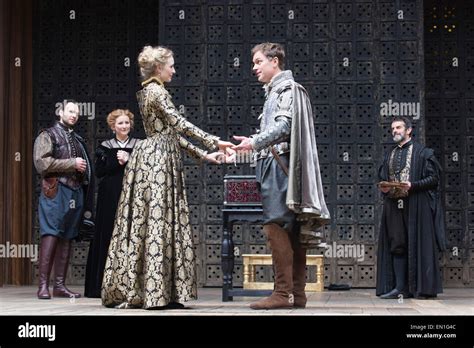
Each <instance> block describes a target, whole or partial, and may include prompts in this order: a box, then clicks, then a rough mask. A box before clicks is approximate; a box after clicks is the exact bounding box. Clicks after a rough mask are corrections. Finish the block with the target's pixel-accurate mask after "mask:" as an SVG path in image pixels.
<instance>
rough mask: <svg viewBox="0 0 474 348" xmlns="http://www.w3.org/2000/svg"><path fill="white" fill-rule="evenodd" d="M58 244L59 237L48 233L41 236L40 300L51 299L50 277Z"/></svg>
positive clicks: (38, 293)
mask: <svg viewBox="0 0 474 348" xmlns="http://www.w3.org/2000/svg"><path fill="white" fill-rule="evenodd" d="M57 244H58V237H55V236H51V235H46V236H43V237H41V246H40V256H39V286H38V292H37V293H36V295H37V296H38V298H39V299H40V300H49V299H50V298H51V294H50V293H49V277H50V275H51V268H52V267H53V262H54V253H55V251H56V246H57Z"/></svg>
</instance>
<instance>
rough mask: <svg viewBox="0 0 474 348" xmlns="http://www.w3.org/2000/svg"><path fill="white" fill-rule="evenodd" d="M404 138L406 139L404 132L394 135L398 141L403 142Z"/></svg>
mask: <svg viewBox="0 0 474 348" xmlns="http://www.w3.org/2000/svg"><path fill="white" fill-rule="evenodd" d="M403 139H405V136H404V134H396V135H394V136H393V141H394V142H396V143H399V142H401V141H402V140H403Z"/></svg>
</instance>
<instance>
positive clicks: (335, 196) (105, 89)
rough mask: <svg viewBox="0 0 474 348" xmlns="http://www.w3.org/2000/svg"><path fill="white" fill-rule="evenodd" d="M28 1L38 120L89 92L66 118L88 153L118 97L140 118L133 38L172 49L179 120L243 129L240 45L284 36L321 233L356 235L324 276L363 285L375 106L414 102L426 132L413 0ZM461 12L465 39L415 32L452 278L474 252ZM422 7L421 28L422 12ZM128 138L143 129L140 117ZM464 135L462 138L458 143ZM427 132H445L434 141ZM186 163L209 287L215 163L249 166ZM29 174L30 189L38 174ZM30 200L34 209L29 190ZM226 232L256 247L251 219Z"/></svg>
mask: <svg viewBox="0 0 474 348" xmlns="http://www.w3.org/2000/svg"><path fill="white" fill-rule="evenodd" d="M36 4H37V5H36V7H37V8H36V13H38V16H37V17H36V23H35V28H36V30H35V41H34V45H35V63H34V67H35V70H34V77H35V81H34V82H35V95H34V98H35V100H34V102H35V117H36V128H37V129H38V128H42V127H45V126H48V125H49V124H50V123H51V120H52V119H53V117H54V110H55V103H57V102H60V101H61V100H62V99H63V98H64V97H74V98H75V99H77V100H79V101H81V102H87V103H94V105H95V116H96V117H95V118H94V119H91V120H88V119H87V118H86V117H84V118H82V119H81V120H80V122H79V124H78V131H79V133H81V134H82V135H84V136H85V137H87V139H88V143H89V147H90V149H91V150H93V149H94V147H95V145H96V144H97V143H99V142H100V141H101V140H102V139H104V138H107V137H110V136H111V133H110V132H109V131H108V129H107V125H106V123H105V116H106V115H107V113H108V112H109V111H110V110H112V109H114V108H117V107H127V108H129V109H131V110H132V111H133V112H134V113H135V115H136V116H139V114H138V108H137V103H136V99H135V91H136V90H138V89H139V83H138V82H139V80H138V73H137V68H136V57H137V55H138V52H139V50H140V49H141V47H142V46H143V45H145V44H152V45H155V44H159V43H160V44H165V45H167V46H169V47H170V48H172V49H173V51H174V52H175V60H176V69H177V74H176V75H175V80H174V81H173V82H172V83H171V84H170V86H169V90H170V92H171V93H172V95H173V97H174V102H175V104H176V105H178V106H181V105H182V106H183V109H182V110H183V112H184V115H185V116H186V117H187V118H188V119H189V120H190V121H191V122H193V123H195V124H197V125H199V126H200V127H202V128H204V129H205V130H207V131H209V132H211V133H214V134H217V135H219V136H221V137H222V138H229V137H231V136H232V135H234V134H241V135H242V134H243V135H248V134H251V133H254V132H255V129H256V128H257V127H258V121H257V116H258V115H259V113H260V111H261V107H262V105H263V101H264V100H263V91H262V89H261V85H260V84H259V83H258V82H257V80H256V78H255V77H254V76H253V74H252V71H251V56H250V50H251V48H252V47H253V45H254V44H256V43H259V42H262V41H276V42H280V43H283V44H284V45H285V47H286V50H287V56H288V62H287V66H288V68H290V69H292V70H293V72H294V75H295V77H296V79H297V80H298V81H299V82H300V83H302V84H303V85H304V86H305V87H306V88H307V90H308V92H309V93H310V95H311V99H312V102H313V109H314V114H315V122H316V131H317V141H318V146H319V154H320V162H321V170H322V175H323V183H324V187H325V194H326V198H327V202H328V204H329V208H330V211H331V214H332V216H333V217H334V220H333V223H332V225H331V226H329V227H328V228H327V229H326V235H327V237H328V240H329V243H330V244H331V245H332V243H333V242H334V243H336V245H337V246H340V245H353V246H359V247H360V246H362V245H363V246H364V260H363V261H357V260H356V258H354V257H349V258H344V257H327V258H326V266H325V268H326V275H325V278H326V279H325V282H326V284H328V283H350V284H351V285H353V286H360V287H372V286H374V285H375V274H376V269H375V268H376V266H375V265H376V260H375V258H376V256H375V255H376V241H377V235H378V230H379V228H378V224H379V221H380V212H381V209H380V200H379V195H378V193H377V191H376V188H375V185H374V183H375V181H376V171H377V168H378V164H379V162H380V160H381V156H382V153H383V151H384V150H385V149H387V148H388V147H389V146H390V144H391V137H390V131H389V123H390V121H389V120H390V117H389V116H383V115H382V116H381V106H382V105H383V103H412V102H413V103H415V104H416V103H419V105H420V107H421V110H420V112H421V115H422V117H421V121H420V122H418V130H417V133H418V137H423V136H424V133H425V132H424V117H423V115H424V114H425V110H424V100H423V98H424V91H425V81H424V61H423V49H424V47H423V36H422V35H423V31H422V29H423V21H422V17H423V4H422V1H421V0H404V1H403V0H386V1H383V0H381V1H376V0H372V1H369V0H361V1H359V0H357V1H356V0H352V1H351V0H341V1H339V0H317V1H316V0H315V1H309V0H308V1H304V0H302V1H297V0H294V1H277V0H275V1H263V0H262V1H258V0H245V1H244V0H219V1H217V0H216V1H204V0H203V1H160V2H158V1H157V0H146V1H138V2H136V1H132V0H101V1H89V0H73V1H62V2H58V1H53V0H41V1H38V2H36ZM71 11H75V12H74V14H75V19H71ZM463 11H464V12H463V13H464V20H465V23H467V24H466V25H465V29H464V31H463V33H464V34H463V36H456V40H454V42H453V40H451V39H449V36H447V35H444V34H443V35H438V36H432V35H431V34H428V33H427V37H426V52H427V53H426V61H427V64H426V90H427V105H426V115H427V116H428V120H429V122H427V126H428V131H427V135H428V142H429V143H430V145H431V146H433V147H435V148H437V150H438V153H440V152H439V151H441V149H443V155H445V158H444V159H443V164H444V166H445V168H446V178H445V179H446V180H445V182H446V192H445V199H446V202H447V205H448V209H447V213H446V214H447V215H446V216H447V220H448V224H449V225H448V226H449V231H450V232H449V233H450V240H451V241H454V240H461V241H463V242H464V244H462V245H463V246H464V247H463V250H462V255H463V256H462V257H461V259H455V260H445V261H446V262H447V264H446V266H447V267H446V268H445V270H444V272H445V273H444V275H445V278H446V282H447V284H454V285H461V284H462V282H461V279H462V277H464V279H466V274H468V276H467V277H470V278H471V279H472V278H473V276H474V274H473V269H472V268H469V264H470V265H472V264H473V261H474V260H473V258H474V256H473V252H472V245H473V243H474V242H473V238H474V237H473V236H474V222H473V219H474V212H472V211H471V210H470V209H471V208H469V209H465V208H463V207H466V206H469V207H472V206H473V200H474V198H473V197H474V194H473V193H472V192H474V189H473V185H474V170H473V163H474V159H473V158H471V157H473V146H474V145H473V141H474V140H473V139H474V138H473V136H472V133H473V127H474V121H473V117H474V116H473V111H472V107H473V105H474V103H473V100H474V99H473V96H472V93H473V86H472V78H470V77H471V76H472V66H474V65H473V64H472V60H473V58H472V56H473V50H472V49H473V48H474V45H472V40H471V38H472V37H474V36H473V35H469V33H472V29H473V24H472V21H470V20H468V19H470V18H474V17H473V16H472V9H470V11H471V12H469V13H471V16H468V12H466V11H467V9H465V10H463ZM425 16H426V18H427V25H428V22H429V20H428V16H429V15H428V14H425ZM425 29H426V25H425ZM441 49H443V50H451V51H453V52H455V53H456V54H457V55H458V56H459V57H465V58H463V59H460V62H461V63H460V64H462V69H464V70H460V69H458V70H455V71H451V70H450V69H448V68H447V67H445V66H444V65H443V62H444V60H445V58H442V57H441V55H440V54H441V53H440V52H441V51H440V50H441ZM443 52H444V51H443ZM127 58H128V59H129V63H130V66H127V64H126V63H127ZM464 59H465V61H464ZM469 62H471V63H469ZM452 74H455V75H452ZM460 81H462V83H461V82H460ZM440 83H441V85H442V86H447V87H448V88H446V89H445V90H446V91H448V90H449V91H450V92H447V93H449V95H443V96H441V95H439V94H436V93H439V92H438V91H439V88H438V87H439V86H440ZM433 93H434V94H433ZM453 93H454V94H453ZM456 93H458V94H456ZM463 93H464V94H463ZM453 113H454V114H453ZM451 114H453V117H451V116H449V117H448V115H451ZM461 121H462V122H465V123H463V126H462V127H460V126H459V124H460V122H461ZM135 135H139V136H140V135H141V136H143V129H142V126H141V122H140V120H137V122H136V132H135ZM462 135H464V136H467V135H468V136H467V137H466V138H465V139H467V140H466V141H465V142H464V141H463V140H462V138H461V137H460V136H462ZM437 139H443V142H442V143H441V144H440V143H439V142H438V141H432V140H437ZM381 144H382V145H381ZM438 144H439V145H438ZM456 144H457V145H456ZM437 146H438V147H437ZM457 149H460V150H458V151H459V155H460V158H461V161H460V162H458V163H454V162H452V161H448V160H447V157H446V156H450V155H451V154H452V153H453V152H454V151H455V150H457ZM441 157H442V156H441ZM185 164H186V165H185V169H186V178H187V189H188V196H189V203H190V206H191V222H192V225H193V231H194V232H193V233H194V240H195V243H196V249H197V255H198V271H199V280H200V285H204V286H220V285H221V282H222V279H221V278H222V274H221V267H220V243H221V241H220V238H221V233H222V227H221V223H222V220H221V218H222V216H221V212H220V209H221V207H222V180H223V177H224V175H225V174H252V173H253V168H251V167H249V166H248V165H239V166H237V167H234V166H222V167H219V166H211V165H206V166H200V165H198V164H197V163H195V162H194V160H192V159H190V158H186V163H185ZM35 185H36V187H37V188H39V185H38V182H37V180H35ZM463 187H467V188H468V190H462V188H463ZM459 193H461V194H459ZM33 204H34V206H33V207H34V209H35V210H36V206H37V198H36V199H35V202H34V203H33ZM35 219H36V218H35ZM35 221H36V223H35V228H36V229H37V226H38V224H37V220H35ZM466 231H469V232H468V233H467V232H466ZM456 238H457V239H456ZM234 241H235V243H236V246H237V247H238V248H239V252H240V254H242V253H248V252H252V253H266V252H267V250H266V246H265V240H264V237H263V235H262V233H261V231H260V226H258V225H248V224H243V225H237V226H235V230H234ZM458 244H459V243H458ZM453 245H454V244H453ZM469 248H471V249H469ZM74 250H75V253H74V260H73V265H72V272H70V276H71V281H74V282H76V283H81V282H83V277H84V270H85V258H86V256H85V255H86V253H87V245H84V244H77V245H76V246H75V249H74ZM241 262H242V260H241V258H240V257H237V258H236V267H235V274H234V284H235V285H239V284H241V281H242V279H241V277H242V269H241ZM466 272H467V273H466ZM461 273H462V274H463V276H461V275H460V274H461ZM270 276H271V271H270V270H269V269H266V268H261V269H259V271H258V274H257V277H259V278H260V279H262V280H269V277H270Z"/></svg>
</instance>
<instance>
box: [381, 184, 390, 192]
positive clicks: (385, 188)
mask: <svg viewBox="0 0 474 348" xmlns="http://www.w3.org/2000/svg"><path fill="white" fill-rule="evenodd" d="M379 190H380V191H382V192H383V193H387V192H388V191H390V187H389V186H381V185H379Z"/></svg>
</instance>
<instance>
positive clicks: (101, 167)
mask: <svg viewBox="0 0 474 348" xmlns="http://www.w3.org/2000/svg"><path fill="white" fill-rule="evenodd" d="M121 167H122V166H121V165H120V163H119V161H118V160H117V156H113V151H111V150H110V149H108V148H106V147H104V146H102V145H101V146H99V147H97V150H96V152H95V175H96V176H97V177H98V178H102V177H104V176H106V175H111V174H113V173H115V172H116V171H118V170H120V168H121Z"/></svg>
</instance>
